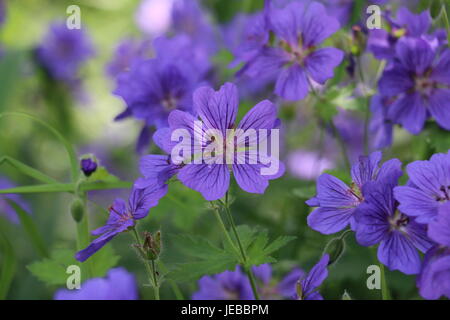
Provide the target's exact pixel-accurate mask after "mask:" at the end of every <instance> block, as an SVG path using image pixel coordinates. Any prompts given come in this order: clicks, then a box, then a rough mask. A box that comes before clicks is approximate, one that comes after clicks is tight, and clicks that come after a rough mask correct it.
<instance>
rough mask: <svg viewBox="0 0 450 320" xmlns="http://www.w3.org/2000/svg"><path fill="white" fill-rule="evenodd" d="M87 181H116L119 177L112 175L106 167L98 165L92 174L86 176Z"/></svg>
mask: <svg viewBox="0 0 450 320" xmlns="http://www.w3.org/2000/svg"><path fill="white" fill-rule="evenodd" d="M87 181H89V182H97V181H102V182H117V181H119V178H117V177H116V176H115V175H112V174H111V173H109V172H108V169H106V168H105V167H103V166H99V167H98V168H97V170H95V172H94V173H92V175H91V176H89V178H87Z"/></svg>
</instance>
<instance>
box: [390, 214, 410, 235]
mask: <svg viewBox="0 0 450 320" xmlns="http://www.w3.org/2000/svg"><path fill="white" fill-rule="evenodd" d="M408 223H409V217H408V216H406V215H404V214H403V213H401V212H400V211H398V210H397V211H395V214H394V216H393V217H391V218H390V219H389V224H390V226H391V230H399V231H401V232H405V231H406V230H405V229H406V226H407V225H408Z"/></svg>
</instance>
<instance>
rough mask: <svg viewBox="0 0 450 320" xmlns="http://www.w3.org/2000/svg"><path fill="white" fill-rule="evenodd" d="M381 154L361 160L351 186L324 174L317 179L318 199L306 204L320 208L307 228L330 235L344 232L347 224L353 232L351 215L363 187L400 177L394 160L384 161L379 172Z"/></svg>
mask: <svg viewBox="0 0 450 320" xmlns="http://www.w3.org/2000/svg"><path fill="white" fill-rule="evenodd" d="M381 156H382V155H381V152H374V153H372V154H371V155H370V156H361V157H360V158H359V161H358V162H357V163H355V164H354V165H353V166H352V169H351V176H352V180H353V181H352V184H351V186H350V187H349V186H347V185H346V184H345V183H344V182H342V181H341V180H339V179H338V178H336V177H333V176H332V175H329V174H327V173H324V174H322V175H321V176H320V177H319V178H318V179H317V195H316V196H315V197H314V198H312V199H310V200H308V201H307V202H306V203H307V204H308V205H309V206H311V207H319V208H317V209H315V210H314V211H313V212H311V213H310V215H309V216H308V226H310V227H311V228H312V229H314V230H316V231H319V232H321V233H323V234H331V233H336V232H339V231H341V230H343V229H345V228H346V227H347V226H348V225H349V224H350V225H351V226H352V229H355V221H354V214H355V210H356V209H357V208H358V206H360V205H361V203H363V201H364V199H365V198H364V196H363V194H362V190H363V187H364V185H365V184H366V183H368V182H370V181H377V182H379V183H381V182H383V181H396V179H398V178H399V177H400V176H401V175H402V171H401V163H400V161H399V160H397V159H392V160H389V161H386V162H385V163H384V164H383V165H382V166H381V168H380V167H379V163H380V160H381Z"/></svg>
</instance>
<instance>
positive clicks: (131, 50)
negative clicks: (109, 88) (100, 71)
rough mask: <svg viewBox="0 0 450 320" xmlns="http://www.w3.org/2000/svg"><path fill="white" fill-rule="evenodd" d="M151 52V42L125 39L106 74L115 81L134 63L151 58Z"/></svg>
mask: <svg viewBox="0 0 450 320" xmlns="http://www.w3.org/2000/svg"><path fill="white" fill-rule="evenodd" d="M151 52H152V50H151V46H150V42H149V41H139V40H136V39H124V40H123V41H122V42H120V43H119V45H118V46H117V48H116V51H115V53H114V57H113V59H112V60H111V61H110V62H109V63H108V65H107V66H106V73H107V74H108V75H109V76H110V77H111V78H113V79H115V78H116V77H117V76H118V75H119V74H120V73H122V72H126V71H129V69H130V66H131V65H132V64H133V62H134V61H136V60H145V59H147V58H150V54H151Z"/></svg>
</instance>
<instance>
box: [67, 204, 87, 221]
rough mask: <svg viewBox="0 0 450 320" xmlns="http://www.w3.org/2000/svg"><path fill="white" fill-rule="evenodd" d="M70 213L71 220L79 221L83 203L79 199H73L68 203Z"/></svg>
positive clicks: (82, 214)
mask: <svg viewBox="0 0 450 320" xmlns="http://www.w3.org/2000/svg"><path fill="white" fill-rule="evenodd" d="M70 213H71V214H72V217H73V220H75V221H76V222H80V221H81V220H82V219H83V216H84V203H83V201H82V200H81V199H79V198H78V199H75V200H74V201H73V202H72V203H71V204H70Z"/></svg>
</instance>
